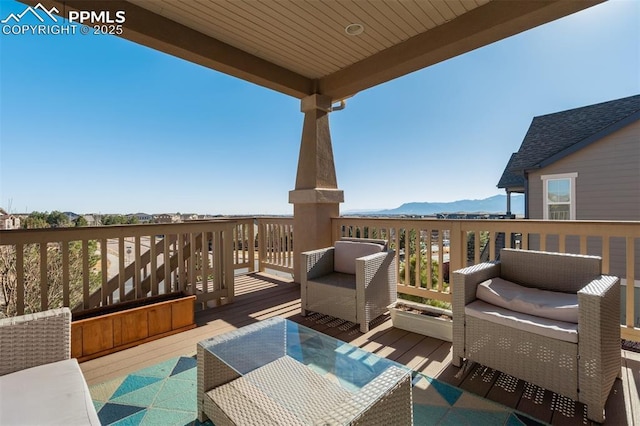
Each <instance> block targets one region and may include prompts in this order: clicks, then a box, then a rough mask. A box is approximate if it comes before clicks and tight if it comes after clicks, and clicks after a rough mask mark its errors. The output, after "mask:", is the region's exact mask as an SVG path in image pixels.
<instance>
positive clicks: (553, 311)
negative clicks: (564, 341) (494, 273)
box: [476, 278, 578, 324]
mask: <svg viewBox="0 0 640 426" xmlns="http://www.w3.org/2000/svg"><path fill="white" fill-rule="evenodd" d="M476 297H477V298H478V299H480V300H484V301H485V302H487V303H491V304H492V305H496V306H501V307H503V308H506V309H510V310H512V311H516V312H522V313H524V314H529V315H535V316H538V317H543V318H549V319H553V320H558V321H566V322H571V323H574V324H577V323H578V295H577V294H573V293H561V292H557V291H548V290H540V289H537V288H530V287H524V286H521V285H518V284H516V283H513V282H511V281H507V280H503V279H502V278H492V279H490V280H487V281H484V282H483V283H480V285H478V288H477V290H476Z"/></svg>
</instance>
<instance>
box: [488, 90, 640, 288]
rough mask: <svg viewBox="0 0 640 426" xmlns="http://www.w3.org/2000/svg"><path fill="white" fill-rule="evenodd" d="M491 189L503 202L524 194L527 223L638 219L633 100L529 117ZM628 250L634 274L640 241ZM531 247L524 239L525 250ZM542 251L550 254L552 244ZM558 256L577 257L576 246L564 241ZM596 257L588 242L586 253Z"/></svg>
mask: <svg viewBox="0 0 640 426" xmlns="http://www.w3.org/2000/svg"><path fill="white" fill-rule="evenodd" d="M498 188H503V189H505V190H506V191H507V195H508V198H509V197H510V194H511V193H514V192H516V193H524V195H525V217H526V218H527V219H538V220H540V219H543V220H547V219H548V220H605V221H607V220H611V221H613V220H633V221H638V220H640V95H635V96H630V97H628V98H622V99H617V100H614V101H609V102H603V103H600V104H595V105H589V106H585V107H582V108H576V109H571V110H568V111H562V112H557V113H554V114H548V115H543V116H540V117H535V118H534V119H533V121H532V122H531V126H530V127H529V130H528V131H527V134H526V136H525V138H524V140H523V141H522V145H521V146H520V149H519V150H518V152H516V153H514V154H513V155H512V156H511V158H510V159H509V162H508V164H507V166H506V168H505V170H504V173H503V174H502V177H501V178H500V182H499V183H498ZM623 244H624V241H623V239H621V238H613V239H611V241H610V250H611V252H610V253H611V254H612V256H611V258H612V259H615V260H612V262H611V265H610V272H611V273H613V274H615V275H617V276H620V277H623V280H622V281H623V283H625V282H626V280H625V279H624V277H625V276H626V268H625V260H624V256H623V255H622V253H625V250H624V248H623ZM635 246H636V248H635V253H636V261H635V263H636V266H635V270H636V271H640V241H638V240H636V244H635ZM538 247H539V241H538V239H537V238H536V237H530V238H529V247H528V248H530V249H536V248H538ZM546 249H547V250H549V251H556V250H557V249H558V242H557V239H547V244H546ZM565 249H566V250H567V252H574V253H578V252H579V250H580V249H579V242H578V241H577V240H575V239H572V237H569V238H568V239H567V240H566V248H565ZM601 251H602V244H601V243H600V242H596V241H592V242H589V244H588V252H589V253H590V254H597V255H600V254H601ZM615 253H620V254H621V255H620V256H615V255H614V254H615ZM638 278H639V277H636V286H638V285H639V284H640V281H638Z"/></svg>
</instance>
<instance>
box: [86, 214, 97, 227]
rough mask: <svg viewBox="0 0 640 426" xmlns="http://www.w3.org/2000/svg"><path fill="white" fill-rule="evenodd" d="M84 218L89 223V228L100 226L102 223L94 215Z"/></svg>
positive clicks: (87, 215)
mask: <svg viewBox="0 0 640 426" xmlns="http://www.w3.org/2000/svg"><path fill="white" fill-rule="evenodd" d="M82 217H83V218H84V220H86V221H87V226H98V225H100V222H99V221H98V220H97V219H96V218H95V216H93V215H92V214H83V215H82Z"/></svg>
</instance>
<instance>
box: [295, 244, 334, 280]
mask: <svg viewBox="0 0 640 426" xmlns="http://www.w3.org/2000/svg"><path fill="white" fill-rule="evenodd" d="M333 255H334V248H333V247H327V248H323V249H318V250H312V251H306V252H303V253H302V254H301V255H300V257H301V260H302V267H303V268H304V269H303V270H302V279H303V281H306V280H312V279H314V278H318V277H321V276H323V275H327V274H330V273H332V272H333Z"/></svg>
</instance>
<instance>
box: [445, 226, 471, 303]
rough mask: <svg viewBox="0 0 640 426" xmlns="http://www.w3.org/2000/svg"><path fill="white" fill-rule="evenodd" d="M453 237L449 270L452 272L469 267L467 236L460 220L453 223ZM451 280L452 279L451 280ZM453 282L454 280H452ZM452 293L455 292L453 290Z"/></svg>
mask: <svg viewBox="0 0 640 426" xmlns="http://www.w3.org/2000/svg"><path fill="white" fill-rule="evenodd" d="M450 223H451V235H450V238H449V270H450V271H451V272H453V271H455V270H458V269H461V268H464V267H465V266H467V261H466V259H465V257H466V256H465V252H466V250H465V247H466V246H467V239H466V238H465V237H466V235H464V236H463V233H464V234H466V232H464V231H463V230H462V223H461V221H458V220H452V221H451V222H450ZM449 279H450V280H451V278H449ZM451 281H452V280H451ZM452 291H455V289H453V290H452Z"/></svg>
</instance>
